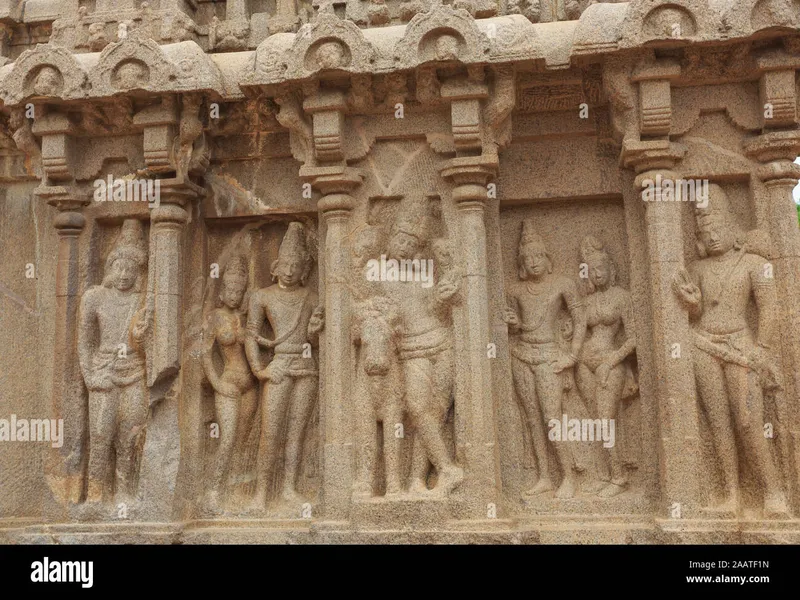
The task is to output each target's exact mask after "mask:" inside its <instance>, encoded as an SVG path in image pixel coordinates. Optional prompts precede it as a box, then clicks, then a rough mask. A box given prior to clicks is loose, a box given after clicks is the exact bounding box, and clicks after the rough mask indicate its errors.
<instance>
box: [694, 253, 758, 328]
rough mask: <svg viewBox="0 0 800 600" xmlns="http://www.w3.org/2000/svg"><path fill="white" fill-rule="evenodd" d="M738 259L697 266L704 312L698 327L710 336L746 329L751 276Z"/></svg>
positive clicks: (733, 258) (732, 258)
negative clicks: (710, 334)
mask: <svg viewBox="0 0 800 600" xmlns="http://www.w3.org/2000/svg"><path fill="white" fill-rule="evenodd" d="M738 259H739V257H737V256H736V255H731V256H730V258H728V257H726V259H725V260H713V259H706V260H704V261H703V262H702V263H701V264H700V268H699V275H700V288H701V291H702V293H703V312H702V314H701V317H700V325H701V327H703V329H705V330H706V331H708V332H710V333H718V334H723V333H732V332H734V331H739V330H741V329H743V328H745V327H746V326H747V321H746V313H747V305H748V303H749V302H750V294H751V286H750V275H749V273H748V272H747V268H746V266H745V264H743V263H742V262H741V261H739V260H738Z"/></svg>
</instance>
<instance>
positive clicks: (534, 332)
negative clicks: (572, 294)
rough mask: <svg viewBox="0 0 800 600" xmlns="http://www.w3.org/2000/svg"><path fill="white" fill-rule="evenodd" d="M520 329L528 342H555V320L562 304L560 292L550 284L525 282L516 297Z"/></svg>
mask: <svg viewBox="0 0 800 600" xmlns="http://www.w3.org/2000/svg"><path fill="white" fill-rule="evenodd" d="M517 302H518V303H519V308H520V318H521V323H520V325H521V328H522V331H523V335H524V337H525V338H526V339H528V341H531V342H536V343H541V342H551V341H554V340H555V331H556V319H557V318H558V311H559V310H560V309H561V305H562V304H563V302H562V300H561V290H560V289H558V287H557V286H556V285H554V284H553V283H552V282H542V283H534V282H530V281H528V282H525V283H524V284H523V286H522V288H521V289H520V293H519V295H518V296H517Z"/></svg>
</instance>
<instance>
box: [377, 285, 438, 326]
mask: <svg viewBox="0 0 800 600" xmlns="http://www.w3.org/2000/svg"><path fill="white" fill-rule="evenodd" d="M433 289H434V288H433V287H429V288H424V287H422V284H421V283H419V282H417V281H407V282H403V281H400V282H396V283H388V284H387V291H388V292H389V293H390V297H391V298H392V299H394V300H395V302H396V303H397V306H398V307H399V308H400V315H401V319H402V323H403V332H404V333H405V334H406V335H415V334H418V333H425V332H427V331H431V330H432V329H435V328H436V327H438V326H439V325H441V323H440V322H439V319H438V318H437V317H436V315H435V314H434V312H433V310H432V304H433Z"/></svg>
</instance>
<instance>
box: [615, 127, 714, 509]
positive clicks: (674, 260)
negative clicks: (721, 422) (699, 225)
mask: <svg viewBox="0 0 800 600" xmlns="http://www.w3.org/2000/svg"><path fill="white" fill-rule="evenodd" d="M684 153H685V148H683V147H681V146H679V145H678V144H674V143H670V142H669V141H667V140H663V141H642V142H635V141H629V142H627V143H626V144H625V146H624V147H623V151H622V162H623V164H624V166H625V167H627V168H631V169H634V171H635V172H636V174H637V176H636V179H635V188H636V193H637V196H638V195H639V194H641V197H642V201H645V202H646V204H645V213H644V219H645V223H644V226H645V236H646V240H647V242H646V243H647V251H648V252H647V253H648V262H649V271H650V290H649V295H650V303H651V306H652V315H653V322H652V331H653V348H654V354H653V356H654V365H653V368H654V371H655V373H656V376H655V378H654V381H655V389H654V390H653V391H654V394H653V397H654V400H655V401H656V402H657V403H658V414H659V418H660V424H659V427H660V431H661V440H660V448H659V456H660V465H661V497H662V501H663V505H662V506H661V510H660V511H659V512H660V513H661V514H662V515H664V514H669V515H670V516H674V515H675V514H680V516H681V517H682V518H686V517H691V516H697V511H698V509H699V507H700V477H699V470H698V469H699V465H700V460H701V456H700V433H699V427H700V421H699V414H698V405H697V401H696V393H695V380H694V367H693V364H692V346H693V343H692V337H691V331H690V325H689V316H688V314H687V312H686V310H685V309H684V308H683V306H682V305H681V304H680V303H679V301H678V299H677V297H676V296H675V294H674V293H673V291H672V285H673V279H674V278H675V276H676V274H677V273H678V271H680V270H681V269H683V268H684V259H683V230H682V227H681V211H682V209H683V204H682V203H681V202H668V201H665V202H655V201H652V202H651V201H649V200H650V199H651V198H650V196H646V195H645V193H646V192H647V191H648V190H649V191H650V192H652V193H654V194H655V195H654V196H653V197H656V198H660V197H661V196H660V192H661V190H660V182H662V181H665V180H671V181H675V180H676V179H677V178H678V175H677V174H676V173H675V172H674V171H673V169H674V168H675V166H676V165H677V163H678V162H679V161H680V160H681V158H682V157H683V155H684ZM643 188H647V190H644V191H643ZM676 509H678V511H679V512H676Z"/></svg>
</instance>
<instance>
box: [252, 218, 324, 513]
mask: <svg viewBox="0 0 800 600" xmlns="http://www.w3.org/2000/svg"><path fill="white" fill-rule="evenodd" d="M313 262H314V261H313V256H312V254H311V252H310V251H309V249H308V242H307V239H306V232H305V229H304V228H303V224H302V223H298V222H293V223H289V228H288V230H287V232H286V235H285V236H284V238H283V241H282V242H281V245H280V248H279V250H278V258H277V260H275V261H274V262H273V263H272V269H271V273H272V277H273V280H277V283H275V284H273V285H271V286H269V287H267V288H263V289H260V290H258V291H256V292H255V293H254V294H253V295H252V296H251V298H250V304H249V308H248V312H247V337H246V341H245V350H246V354H247V360H248V362H249V363H250V367H251V368H252V369H253V372H254V373H255V374H256V377H258V379H259V380H260V381H262V382H264V383H263V387H262V391H261V440H260V442H259V446H258V464H257V469H258V483H257V486H256V496H255V499H254V508H256V509H259V510H260V509H263V508H264V507H265V504H266V500H267V491H268V487H269V484H270V482H271V481H272V480H273V478H274V477H275V476H276V467H277V465H278V464H280V462H281V459H284V460H283V462H284V465H285V474H284V477H283V486H282V491H281V498H282V500H283V501H285V502H286V503H287V504H291V503H298V504H299V503H302V502H303V499H302V497H301V496H300V495H299V494H298V492H297V490H296V484H297V476H298V474H299V471H300V460H301V458H302V450H303V438H304V434H305V430H306V425H307V424H308V421H309V418H310V417H311V413H312V411H313V408H314V404H315V402H316V399H317V364H316V361H315V359H314V356H313V352H312V344H314V345H316V343H317V338H318V335H319V332H320V331H321V330H322V327H323V316H322V308H321V307H317V295H316V294H315V293H314V292H313V291H312V290H311V289H309V288H308V287H307V286H306V281H307V280H308V276H309V274H310V273H311V268H312V266H313ZM265 320H266V322H267V323H268V324H269V326H270V327H271V329H272V331H273V333H274V338H273V339H267V338H264V337H262V336H261V334H260V333H261V328H262V327H263V325H264V322H265ZM259 347H264V348H266V349H268V350H270V351H271V352H272V353H273V354H274V356H273V358H272V360H271V361H269V363H268V364H267V366H266V367H265V366H263V361H262V358H261V352H260V350H259ZM284 432H285V445H284V446H283V451H282V450H281V445H282V442H283V435H282V434H283V433H284Z"/></svg>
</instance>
